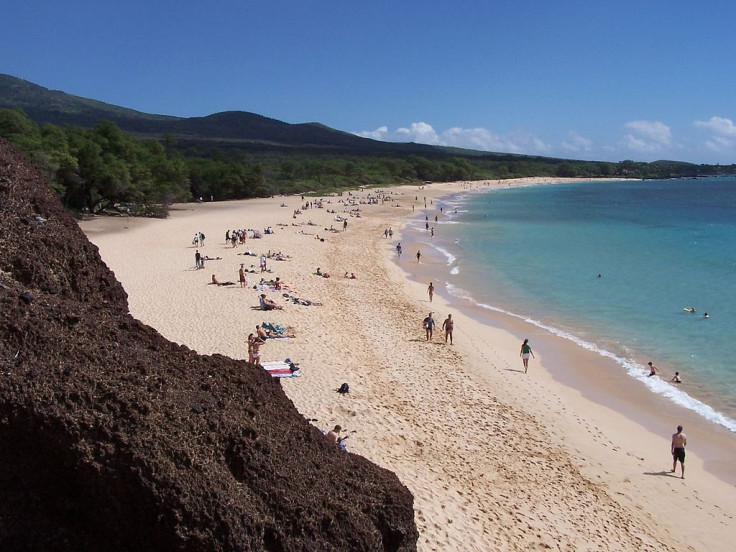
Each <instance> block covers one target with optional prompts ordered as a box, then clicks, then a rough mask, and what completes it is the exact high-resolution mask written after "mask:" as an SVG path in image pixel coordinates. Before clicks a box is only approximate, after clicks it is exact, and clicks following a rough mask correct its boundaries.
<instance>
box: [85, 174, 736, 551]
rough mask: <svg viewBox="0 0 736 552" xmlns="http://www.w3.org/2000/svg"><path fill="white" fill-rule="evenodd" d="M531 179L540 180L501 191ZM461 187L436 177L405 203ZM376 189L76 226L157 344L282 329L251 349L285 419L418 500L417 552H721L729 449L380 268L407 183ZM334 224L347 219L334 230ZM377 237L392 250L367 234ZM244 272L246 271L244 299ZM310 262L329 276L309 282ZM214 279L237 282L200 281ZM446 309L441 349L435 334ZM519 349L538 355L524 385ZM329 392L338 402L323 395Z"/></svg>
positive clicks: (687, 422)
mask: <svg viewBox="0 0 736 552" xmlns="http://www.w3.org/2000/svg"><path fill="white" fill-rule="evenodd" d="M539 182H545V183H546V182H550V179H527V180H523V181H514V182H509V181H504V182H503V183H502V184H500V185H503V186H506V185H509V184H510V183H511V184H514V185H522V184H529V183H539ZM486 184H488V185H497V184H494V183H486ZM463 186H465V185H464V184H462V183H453V184H433V185H431V186H429V187H427V188H425V189H424V190H422V195H426V196H427V197H428V198H436V197H440V196H443V195H447V194H450V193H454V192H458V191H460V190H461V189H463ZM384 192H385V194H382V195H380V197H381V198H383V199H386V200H385V201H384V200H383V199H382V200H379V202H378V203H377V204H368V203H366V201H367V198H368V197H374V198H375V197H379V194H378V192H377V191H376V190H363V191H354V192H351V195H348V194H347V193H345V194H343V195H342V196H340V197H338V196H334V197H329V198H324V203H323V208H322V209H306V210H303V211H302V213H301V214H298V215H295V214H294V211H295V210H296V209H299V208H300V207H302V205H303V203H304V202H306V201H309V200H310V199H311V200H313V199H314V198H305V199H304V200H302V199H301V198H300V197H299V196H290V197H275V198H269V199H257V200H247V201H232V202H223V203H204V204H186V205H177V206H175V208H174V209H172V212H171V215H170V217H169V218H168V219H165V220H159V219H146V220H143V219H124V218H96V219H92V220H87V221H84V222H82V223H81V227H82V229H83V231H84V232H85V233H86V234H87V236H88V237H89V239H90V240H91V241H92V242H93V243H94V244H96V245H97V246H98V247H99V249H100V253H101V255H102V258H103V260H104V261H105V262H106V263H107V265H108V266H109V267H110V268H111V269H112V270H113V271H114V272H115V275H116V276H117V278H118V279H119V280H120V281H121V282H122V284H123V286H124V288H125V290H126V291H127V293H128V295H129V305H130V312H131V314H132V315H133V316H135V317H136V318H138V319H140V320H141V321H143V322H144V323H146V324H148V325H150V326H152V327H154V328H156V329H157V330H158V331H159V332H160V333H161V334H162V335H163V336H164V337H166V338H168V339H170V340H172V341H174V342H177V343H180V344H184V345H186V346H188V347H191V348H192V349H194V350H196V351H198V352H199V353H201V354H204V355H211V354H223V355H227V356H230V357H233V358H236V359H247V345H246V337H247V335H248V334H249V333H251V332H253V331H254V330H255V327H256V325H257V324H260V323H262V322H271V323H274V324H280V325H282V326H284V327H286V328H288V330H289V331H292V332H293V333H294V336H295V337H293V338H290V339H279V340H268V341H267V342H266V343H265V345H263V347H262V348H261V353H262V356H261V359H262V361H271V360H284V359H286V358H289V359H291V360H293V361H295V362H298V363H299V367H300V374H301V375H300V377H294V378H284V379H282V380H281V383H282V386H283V388H284V390H285V392H286V394H287V395H288V396H289V398H290V399H291V400H292V401H293V403H294V405H295V407H296V408H297V409H298V410H299V412H301V413H302V414H303V415H304V417H305V418H307V419H310V420H316V421H314V422H313V423H314V424H315V425H317V426H318V427H320V428H323V429H327V428H330V427H332V426H334V425H335V424H340V425H341V426H342V427H343V428H344V430H345V433H346V434H347V435H349V438H348V440H347V448H348V450H349V451H350V452H351V453H356V454H360V455H363V456H365V457H367V458H368V459H370V460H371V461H373V462H375V463H376V464H378V465H380V466H383V467H385V468H387V469H390V470H392V471H394V472H396V474H397V475H398V476H399V478H400V479H401V481H402V482H403V483H404V484H405V485H406V486H407V487H408V488H409V489H410V490H411V492H412V493H413V495H414V497H415V516H416V523H417V526H418V528H419V533H420V539H419V545H418V548H419V550H421V551H430V550H437V551H475V550H477V551H488V550H536V549H552V550H569V551H573V550H576V551H578V550H697V551H727V550H731V549H732V548H733V543H732V539H733V537H736V519H734V517H735V516H736V487H734V483H736V476H734V468H733V463H734V462H733V461H734V459H735V458H736V437H735V436H734V435H732V434H730V433H728V432H727V431H726V430H721V429H719V428H717V427H714V426H713V425H712V424H708V423H707V422H705V421H704V420H701V419H699V418H698V417H697V416H696V415H695V414H694V413H690V412H686V411H684V410H681V409H679V408H678V407H676V406H675V405H673V404H670V403H667V402H666V400H665V399H663V398H661V397H654V396H652V394H651V393H648V392H647V391H646V390H645V389H639V388H638V386H637V384H636V383H635V382H632V381H625V380H626V378H625V376H618V377H617V376H616V375H615V370H611V371H609V372H611V373H612V374H611V375H610V376H607V378H610V379H608V380H606V381H600V379H597V380H593V379H592V378H591V377H590V376H589V375H588V374H586V372H589V371H586V370H585V367H589V366H592V365H601V364H604V363H605V362H606V360H605V359H604V358H602V357H600V356H598V355H596V354H594V353H592V352H588V351H584V350H582V349H580V348H578V347H576V346H574V345H573V344H572V343H570V342H564V341H562V340H560V339H558V338H555V337H554V336H551V335H544V334H543V333H542V332H541V330H539V329H538V328H537V329H533V328H531V327H526V326H525V325H524V323H523V322H521V321H515V320H510V319H508V320H507V319H504V318H503V317H501V316H500V315H499V316H498V318H497V319H494V320H493V323H492V324H484V323H482V322H481V321H480V318H479V317H478V316H476V314H477V313H474V312H473V311H472V309H462V308H458V304H457V302H456V301H453V300H452V299H451V298H449V297H447V296H445V295H443V294H442V293H436V294H435V296H434V299H433V301H432V302H431V304H430V302H429V299H428V296H427V283H428V282H429V281H430V280H435V282H436V280H437V274H436V273H433V265H432V263H431V262H422V263H417V262H416V259H414V258H413V257H412V254H413V253H414V252H415V249H412V246H411V244H409V243H407V244H405V255H404V257H405V258H404V259H402V261H401V262H400V263H396V262H395V251H394V244H395V242H396V239H397V238H399V237H400V231H401V225H402V221H403V220H404V217H406V216H408V215H410V214H411V212H412V203H414V197H415V194H416V193H417V187H416V186H413V187H409V186H403V187H396V188H390V189H387V190H384ZM348 200H353V201H355V202H356V203H357V204H356V205H355V206H348V205H347V204H346V202H347V201H348ZM282 205H285V206H282ZM356 207H357V208H358V209H359V211H354V210H353V209H355V208H356ZM417 207H418V206H417ZM333 210H334V211H335V213H332V212H328V211H333ZM356 213H359V214H360V216H359V217H358V216H354V215H355V214H356ZM336 215H339V216H341V217H347V220H348V224H347V228H346V229H345V231H342V230H343V223H342V222H340V221H338V220H336V219H335V216H336ZM309 221H311V222H312V223H313V225H309V224H308V222H309ZM267 226H271V227H272V228H273V230H274V233H273V234H265V235H263V237H262V238H260V239H248V240H247V242H246V243H245V244H244V245H238V246H236V247H232V246H231V245H230V244H226V243H225V232H226V230H232V229H239V228H251V229H258V230H259V231H261V232H262V231H263V229H264V228H265V227H267ZM389 226H390V227H392V228H393V230H394V232H395V234H394V239H393V240H388V239H385V238H384V233H383V232H384V229H386V228H388V227H389ZM330 227H333V228H334V230H335V231H331V230H330ZM196 232H203V233H204V234H205V235H206V239H205V245H204V246H203V247H200V248H199V251H200V252H201V253H202V254H203V255H206V256H208V257H210V258H213V259H216V260H206V261H205V267H204V268H203V269H201V270H196V269H195V262H194V255H195V249H196V248H195V247H194V246H193V244H192V237H193V235H194V234H195V233H196ZM318 236H319V238H322V239H323V240H324V241H322V239H318ZM246 250H251V251H253V252H254V253H256V254H257V255H259V256H260V254H261V253H268V252H269V251H270V252H281V253H282V254H283V255H288V256H289V259H288V260H284V261H277V260H271V259H269V260H268V265H267V266H268V268H269V269H270V270H271V272H266V273H261V272H260V270H259V258H258V257H257V256H248V255H244V254H243V253H244V252H245V251H246ZM241 263H244V265H245V268H246V269H249V270H254V271H255V273H248V274H247V277H248V285H247V287H245V288H242V287H240V285H239V283H238V268H239V266H240V264H241ZM317 267H319V268H320V269H321V270H322V271H325V272H328V273H329V274H330V275H331V277H330V278H323V277H319V276H316V275H315V271H316V269H317ZM345 272H348V273H351V272H352V273H355V275H356V279H349V278H345V277H343V274H344V273H345ZM213 274H214V275H215V276H216V278H217V279H218V280H219V281H220V282H226V281H232V282H234V284H235V285H231V286H216V285H210V284H209V282H210V281H211V276H212V275H213ZM276 277H279V278H280V280H281V281H283V282H285V283H286V284H287V285H288V289H285V290H281V291H264V292H263V293H266V294H267V296H268V297H270V298H271V299H273V300H274V301H275V302H276V303H277V304H279V305H281V306H283V309H282V310H271V311H262V310H256V309H254V308H253V307H255V306H257V305H258V295H259V294H260V293H262V292H261V291H260V290H256V289H253V286H254V285H257V283H258V282H259V281H260V279H261V278H265V279H266V280H269V279H272V278H276ZM435 285H437V284H435ZM439 287H440V286H438V291H439ZM284 294H288V295H290V296H292V297H298V298H302V299H306V300H309V301H311V302H313V303H319V305H315V304H312V305H309V306H306V305H300V304H295V303H294V302H293V301H290V300H288V299H287V298H286V297H285V296H284ZM430 310H431V311H433V312H434V318H435V320H436V321H437V323H438V328H437V329H436V331H435V334H434V338H433V339H432V341H431V342H427V341H426V339H425V335H424V330H423V329H422V326H421V321H422V319H423V318H424V317H425V316H426V315H427V312H429V311H430ZM450 313H451V314H452V317H453V319H454V320H455V331H454V344H453V345H447V344H445V340H444V336H443V335H442V331H441V330H440V329H439V326H440V325H441V324H442V321H443V320H444V319H445V318H446V316H447V314H450ZM523 337H530V338H531V339H532V342H533V343H534V353H535V355H536V358H534V359H533V360H532V361H531V364H530V369H529V373H528V374H524V371H523V367H522V363H521V359H520V358H519V347H520V344H521V339H522V338H523ZM561 367H565V368H566V369H565V370H560V368H561ZM598 372H599V373H601V372H604V371H598ZM607 373H608V372H607ZM343 382H348V383H349V384H350V393H349V394H347V395H339V394H338V393H336V389H337V388H338V387H339V386H340V384H341V383H343ZM678 423H681V424H682V425H684V426H685V428H686V429H685V432H686V433H687V434H688V438H689V444H688V453H687V454H688V455H687V462H686V466H687V470H686V479H684V480H683V479H680V478H679V477H675V476H673V475H672V474H670V473H669V470H670V469H671V467H672V460H671V456H670V454H669V443H670V434H671V433H673V432H674V429H675V426H676V425H677V424H678ZM678 475H679V473H678ZM347 476H349V475H347V474H346V477H347Z"/></svg>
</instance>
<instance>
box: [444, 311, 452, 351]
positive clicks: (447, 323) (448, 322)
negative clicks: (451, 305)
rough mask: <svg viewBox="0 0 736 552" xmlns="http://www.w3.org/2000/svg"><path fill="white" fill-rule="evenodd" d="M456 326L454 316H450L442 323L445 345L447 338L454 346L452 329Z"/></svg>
mask: <svg viewBox="0 0 736 552" xmlns="http://www.w3.org/2000/svg"><path fill="white" fill-rule="evenodd" d="M454 326H455V321H454V320H453V319H452V315H451V314H448V315H447V318H445V321H444V322H443V323H442V329H443V330H445V343H447V338H448V337H449V338H450V345H452V329H453V327H454Z"/></svg>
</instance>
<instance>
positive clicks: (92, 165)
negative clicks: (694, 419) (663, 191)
mask: <svg viewBox="0 0 736 552" xmlns="http://www.w3.org/2000/svg"><path fill="white" fill-rule="evenodd" d="M0 136H1V137H3V138H5V139H6V140H8V141H9V142H11V143H13V144H15V145H16V146H18V147H19V148H20V149H22V150H23V151H24V152H25V153H26V154H27V155H28V156H29V157H30V158H31V160H32V161H34V162H35V163H36V165H37V166H38V167H39V169H40V170H41V171H42V172H43V173H45V174H46V176H47V177H48V179H49V181H50V183H51V186H52V188H53V189H54V191H55V192H56V193H57V194H58V195H59V197H60V198H61V200H62V202H63V203H64V205H65V206H66V207H67V208H69V209H72V210H75V211H80V212H93V213H95V212H100V211H109V210H111V209H116V210H118V211H123V212H126V213H130V214H134V215H148V216H164V215H165V214H166V212H167V209H168V206H169V205H171V204H172V203H175V202H186V201H192V200H198V199H200V198H201V199H203V200H205V201H211V200H214V201H221V200H229V199H245V198H251V197H266V196H271V195H276V194H297V193H302V194H303V193H309V192H314V193H317V194H320V195H323V194H327V193H331V192H335V191H339V190H341V189H345V188H354V187H358V186H385V185H392V184H402V183H417V182H424V181H435V182H450V181H457V180H486V179H489V180H490V179H506V178H519V177H527V176H542V177H544V176H549V177H552V176H561V177H589V178H597V177H609V176H624V177H632V178H671V177H685V176H698V175H701V174H734V172H736V166H734V165H731V166H709V165H693V164H689V163H679V162H674V161H658V162H654V163H638V162H634V161H622V162H620V163H609V162H592V161H591V162H589V161H571V160H565V159H554V158H547V157H535V156H524V155H513V154H492V153H489V154H472V155H457V154H454V153H444V152H442V151H441V150H438V153H437V154H436V155H434V156H432V157H429V156H418V155H409V156H407V155H405V154H396V155H390V154H385V153H381V154H375V153H371V152H368V151H366V152H356V151H354V150H351V151H331V150H330V149H329V148H307V147H304V148H286V147H279V146H264V145H258V144H250V145H243V144H237V145H235V144H226V143H217V144H215V143H212V142H211V141H206V140H189V141H187V142H181V143H179V142H177V141H176V140H175V139H174V138H173V137H171V136H168V135H167V136H165V137H164V138H163V139H162V140H156V139H151V138H146V139H141V138H137V137H135V136H133V135H132V134H129V133H125V132H123V131H121V130H120V129H119V128H118V127H117V125H116V124H114V123H112V122H109V121H102V122H100V123H98V124H97V125H96V126H94V127H93V128H89V129H85V128H82V127H79V126H73V125H68V126H64V127H60V126H56V125H53V124H49V123H44V124H40V125H39V124H36V123H35V122H33V121H31V120H30V119H29V118H28V117H27V116H26V114H25V113H24V112H23V111H22V110H21V109H18V108H15V109H3V110H0ZM476 153H477V152H476Z"/></svg>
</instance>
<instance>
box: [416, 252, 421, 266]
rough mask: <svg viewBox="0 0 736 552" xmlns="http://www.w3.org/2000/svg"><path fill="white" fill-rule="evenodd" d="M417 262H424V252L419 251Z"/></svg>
mask: <svg viewBox="0 0 736 552" xmlns="http://www.w3.org/2000/svg"><path fill="white" fill-rule="evenodd" d="M417 262H418V263H421V262H422V252H421V251H417Z"/></svg>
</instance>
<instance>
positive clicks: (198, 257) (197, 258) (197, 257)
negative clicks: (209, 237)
mask: <svg viewBox="0 0 736 552" xmlns="http://www.w3.org/2000/svg"><path fill="white" fill-rule="evenodd" d="M194 267H195V268H197V269H200V268H202V254H201V253H200V252H199V249H197V250H196V251H195V252H194Z"/></svg>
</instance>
